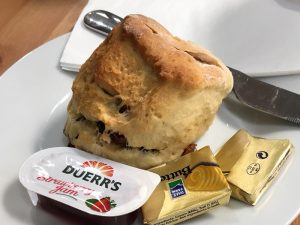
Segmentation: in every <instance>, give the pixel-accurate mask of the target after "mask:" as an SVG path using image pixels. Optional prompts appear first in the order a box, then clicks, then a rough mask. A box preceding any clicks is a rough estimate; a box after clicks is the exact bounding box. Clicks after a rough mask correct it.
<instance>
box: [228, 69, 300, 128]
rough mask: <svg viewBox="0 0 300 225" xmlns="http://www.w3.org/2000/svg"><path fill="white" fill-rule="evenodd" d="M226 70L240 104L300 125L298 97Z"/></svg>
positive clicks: (237, 72)
mask: <svg viewBox="0 0 300 225" xmlns="http://www.w3.org/2000/svg"><path fill="white" fill-rule="evenodd" d="M228 68H229V69H230V71H231V73H232V75H233V79H234V86H233V92H234V94H235V96H236V98H237V99H238V100H239V101H240V102H241V103H243V104H245V105H247V106H249V107H251V108H254V109H256V110H260V111H262V112H265V113H268V114H270V115H273V116H276V117H279V118H282V119H285V120H288V121H291V122H294V123H297V124H300V95H298V94H296V93H293V92H291V91H288V90H285V89H283V88H279V87H276V86H274V85H271V84H268V83H266V82H263V81H260V80H258V79H254V78H252V77H250V76H248V75H246V74H244V73H242V72H241V71H238V70H236V69H233V68H230V67H228Z"/></svg>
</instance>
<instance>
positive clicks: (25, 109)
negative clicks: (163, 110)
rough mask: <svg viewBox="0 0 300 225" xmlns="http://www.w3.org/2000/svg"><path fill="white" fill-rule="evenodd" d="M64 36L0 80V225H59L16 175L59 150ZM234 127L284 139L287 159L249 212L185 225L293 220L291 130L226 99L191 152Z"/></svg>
mask: <svg viewBox="0 0 300 225" xmlns="http://www.w3.org/2000/svg"><path fill="white" fill-rule="evenodd" d="M68 37H69V35H64V36H61V37H59V38H57V39H55V40H53V41H50V42H49V43H47V44H45V45H43V46H41V47H40V48H38V49H36V50H34V51H33V52H32V53H30V54H28V55H27V56H26V57H24V58H23V59H21V60H20V61H18V62H17V63H16V64H14V65H13V66H12V67H11V68H10V69H9V70H7V71H6V72H5V74H3V76H2V77H1V78H0V105H1V108H0V113H1V114H0V131H1V132H0V149H1V152H2V155H1V158H0V171H1V176H0V182H1V183H0V184H1V185H0V198H1V200H0V201H1V205H0V218H1V224H9V225H21V224H22V225H24V224H30V225H32V224H36V225H46V224H49V225H50V224H51V225H52V224H60V225H64V223H63V221H60V219H59V218H56V217H54V216H52V215H50V214H48V213H47V212H44V211H42V210H40V209H39V208H37V207H34V206H33V205H32V204H31V202H30V200H29V198H28V196H27V193H26V191H25V189H24V188H23V187H22V186H21V184H20V183H19V181H18V169H19V168H20V166H21V164H22V163H23V161H24V160H25V159H26V158H27V157H28V156H30V155H31V154H32V153H34V152H35V151H38V150H39V149H42V148H47V147H54V146H65V145H66V144H67V141H66V139H65V137H64V135H63V133H62V130H63V127H64V122H65V118H66V106H67V103H68V100H69V99H70V96H71V83H72V80H73V79H74V74H73V73H67V72H65V71H62V70H60V69H59V65H58V63H59V58H60V55H61V52H62V50H63V47H64V45H65V43H66V41H67V38H68ZM268 81H270V82H272V83H275V84H277V85H279V86H282V87H285V88H288V89H290V90H293V91H295V92H297V93H300V87H299V84H300V76H297V75H294V76H286V77H284V78H281V77H277V78H268ZM239 128H246V129H247V130H249V131H250V132H251V133H252V134H254V135H256V136H264V137H270V138H288V139H290V140H291V141H292V142H293V144H294V146H295V152H294V154H293V155H292V157H291V159H290V160H289V161H288V163H287V165H286V166H285V167H284V169H283V171H282V173H281V174H280V176H279V177H278V178H277V179H276V180H275V185H273V186H272V187H271V188H270V190H268V192H267V193H266V194H265V195H264V197H263V198H262V199H261V201H260V202H259V204H258V205H257V206H255V207H250V206H247V205H245V204H243V203H240V202H237V201H234V200H232V201H231V202H230V204H229V205H228V206H226V207H222V208H219V209H216V210H214V211H212V212H210V213H208V214H205V215H202V216H199V217H196V218H194V219H192V220H189V221H187V222H186V223H185V224H195V225H196V224H199V223H200V222H201V223H202V224H207V225H210V224H211V225H217V224H230V225H235V224H236V225H240V224H249V225H250V224H251V225H253V224H273V225H275V224H278V225H283V224H289V223H290V222H291V221H292V220H293V219H294V218H295V217H296V216H297V214H298V213H299V210H300V180H299V165H300V154H299V147H300V139H299V137H300V136H299V135H300V132H299V131H300V129H299V126H293V125H292V124H289V123H287V122H285V121H281V120H279V119H275V118H272V117H270V116H267V115H263V114H261V113H258V112H256V111H254V110H250V109H248V108H245V107H243V106H240V105H239V104H236V103H234V102H232V101H230V100H226V101H225V102H224V104H223V105H222V107H221V109H220V111H219V113H218V116H217V118H216V119H215V121H214V123H213V125H212V126H211V128H210V129H209V130H208V132H207V133H206V135H204V137H203V138H201V140H200V141H199V147H200V146H202V145H207V144H209V145H211V147H212V149H213V150H214V151H215V150H216V149H217V147H219V146H220V145H221V144H222V143H224V141H225V140H227V139H228V138H229V137H230V136H231V135H233V134H234V133H235V132H236V131H237V130H238V129H239ZM137 224H138V223H137Z"/></svg>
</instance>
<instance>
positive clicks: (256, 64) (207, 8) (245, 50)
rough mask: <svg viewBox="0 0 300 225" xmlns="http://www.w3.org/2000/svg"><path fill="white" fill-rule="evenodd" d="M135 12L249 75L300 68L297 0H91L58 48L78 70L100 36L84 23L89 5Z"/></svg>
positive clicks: (299, 8)
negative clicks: (60, 47)
mask: <svg viewBox="0 0 300 225" xmlns="http://www.w3.org/2000/svg"><path fill="white" fill-rule="evenodd" d="M95 9H103V10H107V11H110V12H113V13H115V14H117V15H119V16H121V17H125V16H126V15H128V14H134V13H140V14H144V15H146V16H150V17H152V18H154V19H155V20H157V21H159V22H160V23H161V24H162V25H163V26H165V27H166V28H167V29H168V30H169V31H170V32H171V33H173V34H174V35H176V36H178V37H181V38H182V39H186V40H190V41H193V42H195V43H197V44H198V45H201V46H203V47H205V48H207V49H209V50H210V51H211V52H213V53H214V54H215V55H216V56H218V57H219V58H220V59H222V60H223V61H224V62H225V64H226V65H228V66H231V67H234V68H236V69H239V70H241V71H244V72H246V73H248V74H251V75H253V76H267V75H284V74H297V73H299V74H300V22H299V21H300V2H299V1H287V0H264V1H261V0H222V1H220V0H201V1H195V0H163V1H162V0H114V1H107V0H90V1H89V2H88V4H87V5H86V7H85V8H84V10H83V11H82V13H81V15H80V16H79V18H78V21H77V23H76V24H75V27H74V29H73V31H72V33H71V36H70V39H69V41H68V43H67V44H66V47H65V49H64V52H63V54H62V57H61V60H60V64H61V67H62V68H63V69H66V70H72V71H78V70H79V68H80V66H81V65H82V64H83V63H84V62H85V60H86V59H87V58H88V57H89V56H90V55H91V54H92V52H93V51H94V49H95V48H96V47H97V46H98V45H99V44H100V43H101V42H102V41H103V40H104V37H103V36H101V35H100V34H98V33H95V32H94V31H91V30H89V29H87V28H86V27H85V26H84V25H83V17H84V15H85V14H86V13H88V12H89V11H92V10H95Z"/></svg>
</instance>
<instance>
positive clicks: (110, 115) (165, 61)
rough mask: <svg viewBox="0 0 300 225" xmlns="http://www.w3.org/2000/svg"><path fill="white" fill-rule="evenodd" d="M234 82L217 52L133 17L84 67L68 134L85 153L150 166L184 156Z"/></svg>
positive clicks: (76, 86)
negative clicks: (186, 148) (213, 52)
mask: <svg viewBox="0 0 300 225" xmlns="http://www.w3.org/2000/svg"><path fill="white" fill-rule="evenodd" d="M232 85H233V79H232V75H231V73H230V71H229V70H228V68H227V67H226V66H225V65H224V64H223V63H222V62H221V61H220V60H219V59H217V58H216V57H215V56H213V55H212V54H211V53H210V52H209V51H207V50H206V49H203V48H201V47H197V46H196V45H194V44H192V43H190V42H186V41H183V40H181V39H179V38H177V37H174V36H172V34H171V33H169V32H168V31H167V30H166V29H165V28H164V27H162V26H161V25H160V24H159V23H157V22H156V21H154V20H153V19H150V18H148V17H145V16H142V15H129V16H127V17H126V18H125V19H124V20H123V22H122V23H120V24H119V25H118V26H117V27H116V28H115V29H114V30H113V31H112V32H111V33H110V35H109V36H108V37H107V38H106V40H105V41H104V42H103V43H102V44H101V45H100V46H99V47H98V48H97V49H96V50H95V51H94V53H93V54H92V55H91V56H90V58H89V59H88V60H87V61H86V62H85V63H84V65H82V67H81V69H80V71H79V74H78V75H77V77H76V79H75V81H74V83H73V87H72V90H73V96H72V99H71V101H70V103H69V106H68V118H67V122H66V125H65V129H64V133H65V135H66V136H67V137H68V138H69V141H70V143H71V144H72V145H74V146H75V147H77V148H80V149H83V150H85V151H88V152H91V153H94V154H96V155H100V156H103V157H106V158H109V159H112V160H115V161H118V162H122V163H125V164H128V165H132V166H135V167H139V168H144V169H147V168H150V167H153V166H156V165H159V164H162V163H164V162H167V161H170V160H174V159H176V158H178V157H180V156H181V155H182V153H183V151H184V149H185V147H187V146H188V145H189V144H191V143H193V142H195V141H196V140H197V139H198V138H199V137H200V136H201V135H202V134H203V133H204V132H205V131H206V130H207V129H208V127H209V126H210V124H211V123H212V121H213V119H214V116H215V114H216V112H217V110H218V108H219V106H220V104H221V102H222V99H223V98H224V97H225V96H226V95H227V94H228V93H229V92H230V91H231V89H232Z"/></svg>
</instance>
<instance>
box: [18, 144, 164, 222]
mask: <svg viewBox="0 0 300 225" xmlns="http://www.w3.org/2000/svg"><path fill="white" fill-rule="evenodd" d="M19 179H20V182H21V183H22V184H23V186H24V187H25V188H27V190H28V191H29V193H30V196H31V198H34V195H33V194H32V193H36V194H40V195H43V196H45V197H48V198H51V199H53V200H56V201H59V202H61V203H64V204H67V205H69V206H71V207H74V208H77V209H79V210H82V211H84V212H86V213H89V214H92V215H99V216H120V215H124V214H128V213H130V212H132V211H134V210H136V209H138V208H139V207H141V206H142V205H143V204H144V203H145V202H146V200H147V199H148V198H149V197H150V195H151V193H152V192H153V190H154V189H155V187H156V186H157V185H158V183H159V182H160V177H159V176H158V175H157V174H154V173H152V172H149V171H146V170H142V169H138V168H134V167H130V166H127V165H124V164H121V163H117V162H114V161H111V160H108V159H105V158H101V157H99V156H96V155H92V154H90V153H87V152H83V151H81V150H78V149H75V148H68V147H57V148H49V149H45V150H41V151H39V152H37V153H35V154H33V155H32V156H31V157H29V158H28V159H27V160H26V161H25V162H24V164H23V165H22V167H21V169H20V171H19Z"/></svg>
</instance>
